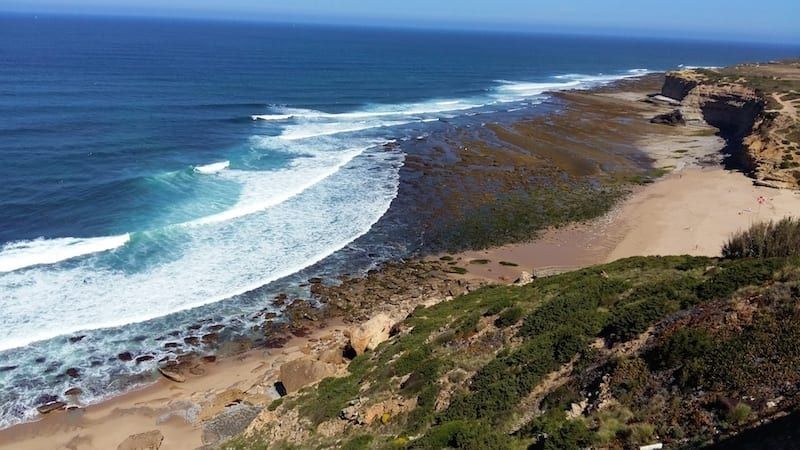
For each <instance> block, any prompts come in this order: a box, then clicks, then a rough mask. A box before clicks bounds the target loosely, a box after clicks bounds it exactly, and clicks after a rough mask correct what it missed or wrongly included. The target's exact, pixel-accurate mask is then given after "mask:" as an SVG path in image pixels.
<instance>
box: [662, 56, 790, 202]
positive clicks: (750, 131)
mask: <svg viewBox="0 0 800 450" xmlns="http://www.w3.org/2000/svg"><path fill="white" fill-rule="evenodd" d="M661 94H662V95H663V96H665V97H669V98H671V99H674V100H677V101H680V111H681V114H682V116H683V117H684V118H685V119H686V120H687V121H690V122H691V121H700V120H705V121H706V122H707V123H709V124H710V125H712V126H714V127H716V128H718V129H719V130H720V135H721V136H722V137H723V138H725V139H726V141H727V142H728V149H729V152H730V153H732V160H733V162H734V165H735V166H737V168H739V169H741V170H743V171H744V172H746V173H747V174H748V175H750V176H752V177H753V178H755V179H756V182H757V183H758V184H761V185H765V186H770V187H776V188H793V189H796V188H798V187H800V121H798V117H797V108H798V105H800V63H798V62H797V61H789V62H783V63H770V64H764V65H759V64H748V65H740V66H733V67H730V68H725V69H687V70H681V71H676V72H670V73H668V74H667V75H666V77H665V81H664V85H663V87H662V90H661Z"/></svg>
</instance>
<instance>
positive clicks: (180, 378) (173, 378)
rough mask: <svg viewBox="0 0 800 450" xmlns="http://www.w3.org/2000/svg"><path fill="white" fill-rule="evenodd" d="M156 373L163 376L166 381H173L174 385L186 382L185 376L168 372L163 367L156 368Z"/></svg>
mask: <svg viewBox="0 0 800 450" xmlns="http://www.w3.org/2000/svg"><path fill="white" fill-rule="evenodd" d="M158 372H159V373H160V374H161V375H163V376H164V378H166V379H168V380H171V381H174V382H176V383H183V382H184V381H186V377H185V376H183V375H181V374H179V373H178V372H175V371H172V370H169V369H165V368H163V367H159V368H158Z"/></svg>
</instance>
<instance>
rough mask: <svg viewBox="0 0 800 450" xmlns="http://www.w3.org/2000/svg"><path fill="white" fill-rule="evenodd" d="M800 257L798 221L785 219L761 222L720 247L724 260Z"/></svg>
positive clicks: (799, 224)
mask: <svg viewBox="0 0 800 450" xmlns="http://www.w3.org/2000/svg"><path fill="white" fill-rule="evenodd" d="M794 255H800V220H798V219H795V218H791V217H786V218H783V219H781V220H779V221H777V222H773V221H770V222H761V223H757V224H755V225H753V226H751V227H750V229H748V230H746V231H742V232H739V233H736V234H734V235H733V236H732V237H731V238H730V239H729V240H728V242H726V243H725V245H724V246H723V247H722V256H724V257H725V258H771V257H778V256H794Z"/></svg>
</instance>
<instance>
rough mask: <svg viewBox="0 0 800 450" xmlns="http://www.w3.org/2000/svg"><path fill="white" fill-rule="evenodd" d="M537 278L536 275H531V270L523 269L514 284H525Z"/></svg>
mask: <svg viewBox="0 0 800 450" xmlns="http://www.w3.org/2000/svg"><path fill="white" fill-rule="evenodd" d="M535 279H536V277H534V276H533V275H531V274H530V273H529V272H524V271H523V272H522V273H520V274H519V278H517V279H516V280H515V281H514V284H516V285H517V286H524V285H526V284H530V283H532V282H533V280H535Z"/></svg>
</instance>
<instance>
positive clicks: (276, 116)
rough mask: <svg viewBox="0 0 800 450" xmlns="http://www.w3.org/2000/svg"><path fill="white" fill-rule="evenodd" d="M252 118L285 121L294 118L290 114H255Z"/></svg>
mask: <svg viewBox="0 0 800 450" xmlns="http://www.w3.org/2000/svg"><path fill="white" fill-rule="evenodd" d="M250 117H252V119H253V120H287V119H291V118H292V117H294V115H292V114H255V115H253V116H250Z"/></svg>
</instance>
